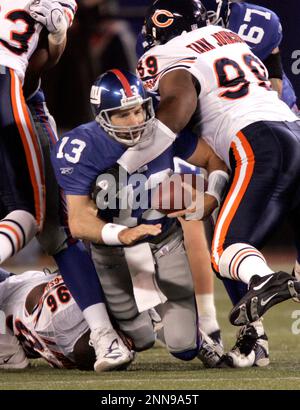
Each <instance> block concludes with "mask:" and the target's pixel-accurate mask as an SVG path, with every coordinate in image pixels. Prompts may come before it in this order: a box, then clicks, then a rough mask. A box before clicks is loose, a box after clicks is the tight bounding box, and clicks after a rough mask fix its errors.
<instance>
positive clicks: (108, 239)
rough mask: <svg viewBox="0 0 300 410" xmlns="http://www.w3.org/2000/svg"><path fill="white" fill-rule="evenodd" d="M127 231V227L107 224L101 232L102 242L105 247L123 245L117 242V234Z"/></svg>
mask: <svg viewBox="0 0 300 410" xmlns="http://www.w3.org/2000/svg"><path fill="white" fill-rule="evenodd" d="M124 229H127V226H124V225H117V224H112V223H107V224H105V225H104V226H103V228H102V231H101V237H102V241H103V243H104V244H105V245H123V243H122V242H121V241H120V240H119V236H118V235H119V233H120V232H121V231H124Z"/></svg>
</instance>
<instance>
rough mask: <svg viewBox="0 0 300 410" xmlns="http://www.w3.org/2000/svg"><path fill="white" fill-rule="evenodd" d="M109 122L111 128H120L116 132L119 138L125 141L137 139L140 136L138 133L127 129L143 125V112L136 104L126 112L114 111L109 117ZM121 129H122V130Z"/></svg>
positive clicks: (139, 105)
mask: <svg viewBox="0 0 300 410" xmlns="http://www.w3.org/2000/svg"><path fill="white" fill-rule="evenodd" d="M110 122H111V124H112V125H113V126H118V127H120V128H119V131H118V136H119V138H123V139H126V140H131V139H132V138H138V137H139V136H140V131H138V130H136V131H134V130H131V131H129V129H128V127H135V126H139V125H141V124H143V123H144V122H145V110H144V108H143V106H142V105H141V104H138V105H136V106H135V107H133V108H130V109H128V110H118V111H115V112H114V113H113V114H112V115H111V117H110ZM122 127H124V129H123V128H122Z"/></svg>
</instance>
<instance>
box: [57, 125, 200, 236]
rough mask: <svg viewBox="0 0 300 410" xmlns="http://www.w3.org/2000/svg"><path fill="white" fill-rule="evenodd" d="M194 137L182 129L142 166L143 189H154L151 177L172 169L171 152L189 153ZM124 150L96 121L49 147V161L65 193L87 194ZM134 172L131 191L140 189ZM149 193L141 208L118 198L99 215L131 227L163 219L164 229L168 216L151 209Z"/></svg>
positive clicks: (160, 175)
mask: <svg viewBox="0 0 300 410" xmlns="http://www.w3.org/2000/svg"><path fill="white" fill-rule="evenodd" d="M183 139H184V141H183ZM197 141H198V138H197V137H196V136H195V135H194V134H192V133H185V134H184V135H183V136H182V137H180V138H178V139H177V140H176V141H175V143H174V144H173V145H172V146H171V147H169V148H168V149H167V150H166V151H165V152H163V153H162V154H161V155H160V156H159V157H157V158H155V159H154V160H153V161H151V162H150V163H149V164H147V165H146V166H145V167H142V169H141V170H140V172H139V173H137V174H143V175H144V176H145V181H147V184H146V185H147V186H146V188H145V190H147V191H149V190H151V189H154V188H155V185H153V181H154V182H156V184H157V183H158V182H160V181H161V180H162V179H164V177H166V176H167V175H170V174H171V173H172V171H173V170H174V162H173V158H174V156H180V157H181V158H183V159H187V158H188V157H190V156H191V154H192V153H193V152H194V150H195V148H196V145H197ZM125 150H126V147H124V146H123V145H122V144H120V143H119V142H117V141H115V140H114V139H112V138H111V137H109V136H108V135H107V134H106V133H105V132H104V131H103V130H102V128H101V127H100V126H99V125H98V124H97V123H96V121H92V122H89V123H87V124H83V125H81V126H79V127H77V128H75V129H74V130H72V131H70V132H68V133H66V134H65V135H64V136H63V138H62V139H60V140H59V141H58V143H57V144H56V146H55V147H54V150H53V151H52V164H53V167H54V170H55V174H56V178H57V180H58V183H59V185H60V186H61V188H63V190H64V192H65V194H67V195H90V193H91V192H92V190H93V188H94V184H95V181H96V179H97V177H98V176H99V175H100V174H104V173H105V172H106V171H107V170H108V169H109V168H112V167H113V166H115V165H116V164H117V160H118V159H119V158H120V157H121V155H122V154H123V153H124V152H125ZM135 175H136V174H134V175H131V176H130V177H129V176H127V177H126V178H129V179H127V181H129V184H128V185H127V187H128V188H130V190H131V192H132V193H133V195H134V191H135V190H137V191H138V192H139V193H141V188H140V186H139V181H138V179H136V181H137V182H136V185H135V183H134V182H133V181H134V180H135ZM148 181H149V184H148ZM127 192H129V190H128V191H127ZM150 194H151V192H149V195H148V194H147V195H148V196H147V204H146V206H145V202H143V207H142V208H137V209H132V208H130V207H127V208H126V209H120V207H119V203H118V202H117V203H116V209H106V210H102V211H101V213H100V215H101V218H103V219H104V220H105V221H107V222H114V223H119V224H122V225H126V226H131V227H132V226H136V225H139V224H142V223H143V224H155V223H162V225H163V230H166V229H167V228H168V226H169V225H170V223H171V220H170V219H169V218H167V217H166V216H165V215H164V214H162V213H160V212H158V211H155V210H151V209H150V202H151V195H150ZM141 195H143V193H142V194H141Z"/></svg>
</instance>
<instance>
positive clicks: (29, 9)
mask: <svg viewBox="0 0 300 410" xmlns="http://www.w3.org/2000/svg"><path fill="white" fill-rule="evenodd" d="M68 13H69V10H68V7H65V6H64V5H61V4H60V3H59V2H55V1H51V0H35V1H33V2H28V1H27V0H15V1H13V2H11V1H9V0H3V1H2V2H1V8H0V107H1V109H0V124H1V125H0V127H1V138H0V144H1V155H2V160H1V166H0V175H1V180H0V192H1V209H2V210H3V213H4V215H6V216H5V217H4V219H2V220H1V221H0V263H2V262H3V261H5V260H6V259H7V258H9V257H10V256H12V255H13V254H15V253H16V252H18V251H19V250H20V249H21V248H23V247H24V246H25V245H26V244H27V243H28V242H29V241H30V240H31V239H32V237H33V236H34V235H35V234H36V233H37V232H38V231H39V230H40V229H41V228H42V226H43V220H44V208H45V203H44V194H45V183H44V174H43V167H44V165H43V158H42V154H41V150H40V145H39V141H38V139H37V136H36V132H35V128H34V124H33V121H32V119H31V116H30V113H29V111H28V108H27V106H26V103H25V101H24V96H23V90H22V83H23V79H24V75H25V71H26V68H27V65H28V60H29V58H30V56H31V55H32V53H33V52H34V50H35V49H36V47H37V44H38V41H39V36H40V33H41V30H42V29H43V27H45V28H46V30H47V31H48V32H49V35H48V48H49V53H50V54H51V56H52V58H53V59H55V60H57V59H59V57H60V55H61V53H62V51H63V49H64V45H65V41H66V31H67V28H68V19H69V17H68Z"/></svg>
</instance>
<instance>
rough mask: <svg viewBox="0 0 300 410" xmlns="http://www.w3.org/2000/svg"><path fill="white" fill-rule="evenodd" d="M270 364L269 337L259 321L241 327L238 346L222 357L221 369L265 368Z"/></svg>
mask: <svg viewBox="0 0 300 410" xmlns="http://www.w3.org/2000/svg"><path fill="white" fill-rule="evenodd" d="M269 363H270V359H269V344H268V337H267V335H266V334H265V332H264V328H263V325H262V321H261V320H259V321H257V322H255V323H251V324H249V325H245V326H243V327H241V329H240V330H239V332H238V337H237V341H236V344H235V345H234V346H233V348H232V349H231V350H230V351H229V352H228V353H227V354H225V355H224V356H223V357H222V361H221V363H220V365H219V367H234V368H242V367H254V366H258V367H264V366H268V364H269Z"/></svg>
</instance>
